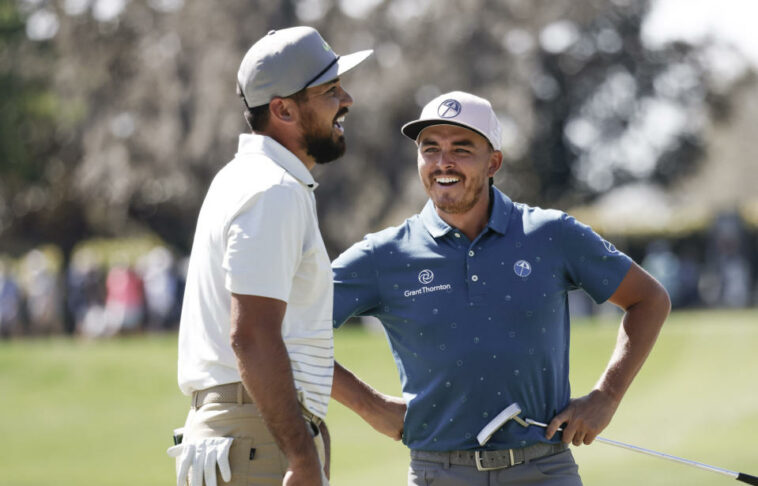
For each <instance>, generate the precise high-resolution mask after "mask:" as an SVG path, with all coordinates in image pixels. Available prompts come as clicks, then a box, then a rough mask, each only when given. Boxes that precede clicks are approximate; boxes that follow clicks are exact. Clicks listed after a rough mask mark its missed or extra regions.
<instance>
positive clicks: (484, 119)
mask: <svg viewBox="0 0 758 486" xmlns="http://www.w3.org/2000/svg"><path fill="white" fill-rule="evenodd" d="M443 124H446V125H458V126H461V127H464V128H468V129H469V130H473V131H475V132H477V133H478V134H480V135H481V136H483V137H484V138H486V139H487V141H489V143H490V144H491V145H492V148H494V149H495V150H500V148H501V147H502V141H501V128H500V122H499V121H498V119H497V116H495V112H494V111H493V110H492V105H491V104H490V102H489V101H487V100H485V99H484V98H480V97H478V96H475V95H472V94H470V93H465V92H463V91H452V92H450V93H445V94H442V95H439V96H438V97H436V98H434V99H433V100H432V101H430V102H429V103H427V104H426V106H424V109H423V110H421V116H420V117H419V119H418V120H414V121H412V122H408V123H406V124H405V125H403V128H401V129H400V130H401V131H402V132H403V135H405V136H406V137H408V138H410V139H411V140H414V141H415V140H416V139H418V136H419V134H420V133H421V132H422V130H424V129H425V128H426V127H429V126H431V125H443Z"/></svg>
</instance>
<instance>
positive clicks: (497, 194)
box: [420, 187, 513, 238]
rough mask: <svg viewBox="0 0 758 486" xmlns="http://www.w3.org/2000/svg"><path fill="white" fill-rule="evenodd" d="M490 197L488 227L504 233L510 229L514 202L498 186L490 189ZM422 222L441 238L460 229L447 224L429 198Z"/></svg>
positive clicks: (435, 236)
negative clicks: (490, 211) (490, 205)
mask: <svg viewBox="0 0 758 486" xmlns="http://www.w3.org/2000/svg"><path fill="white" fill-rule="evenodd" d="M490 197H491V198H492V201H493V203H492V213H491V214H490V219H489V221H487V228H489V229H491V230H492V231H494V232H496V233H500V234H501V235H504V234H505V232H506V231H507V230H508V222H509V221H510V215H511V211H512V210H513V202H512V201H511V199H510V198H509V197H508V196H506V195H505V194H503V193H502V192H501V191H500V190H499V189H498V188H496V187H492V188H491V189H490ZM420 218H421V222H422V223H423V224H424V226H425V227H426V230H427V231H428V232H429V234H430V235H432V238H440V237H442V236H445V235H447V234H448V233H450V232H451V231H458V230H457V229H456V228H454V227H453V226H450V225H449V224H447V223H446V222H445V221H444V220H443V219H442V218H441V217H440V215H439V214H437V211H436V209H435V207H434V202H433V201H432V200H431V199H429V200H428V201H427V202H426V205H425V206H424V209H422V210H421V214H420Z"/></svg>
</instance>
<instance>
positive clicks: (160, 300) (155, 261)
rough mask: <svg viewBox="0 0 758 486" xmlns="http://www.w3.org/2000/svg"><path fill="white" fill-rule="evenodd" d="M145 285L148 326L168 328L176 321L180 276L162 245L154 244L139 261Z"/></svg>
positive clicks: (169, 253)
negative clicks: (154, 246)
mask: <svg viewBox="0 0 758 486" xmlns="http://www.w3.org/2000/svg"><path fill="white" fill-rule="evenodd" d="M138 268H139V269H140V273H141V275H142V280H143V282H144V288H145V306H146V310H147V327H148V328H149V329H153V330H159V329H168V328H170V327H172V326H173V325H174V324H175V323H176V322H178V317H179V312H178V306H177V300H178V297H179V295H178V290H179V278H178V276H177V274H176V271H175V269H174V256H173V255H172V254H171V252H170V251H169V250H168V249H167V248H165V247H162V246H158V247H156V248H153V249H152V250H151V251H150V253H148V254H147V255H145V257H144V258H142V259H141V260H140V262H139V265H138Z"/></svg>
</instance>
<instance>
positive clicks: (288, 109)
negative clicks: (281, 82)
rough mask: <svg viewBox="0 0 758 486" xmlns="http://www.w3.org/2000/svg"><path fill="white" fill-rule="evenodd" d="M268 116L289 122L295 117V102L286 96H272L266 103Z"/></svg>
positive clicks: (296, 113)
mask: <svg viewBox="0 0 758 486" xmlns="http://www.w3.org/2000/svg"><path fill="white" fill-rule="evenodd" d="M268 109H269V112H270V117H271V118H273V119H276V120H277V121H280V122H284V123H291V122H293V121H295V119H296V118H297V115H298V112H297V104H296V103H295V102H294V101H293V100H291V99H288V98H274V99H272V100H271V102H270V103H269V104H268Z"/></svg>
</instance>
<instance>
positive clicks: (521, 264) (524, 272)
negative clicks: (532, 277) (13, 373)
mask: <svg viewBox="0 0 758 486" xmlns="http://www.w3.org/2000/svg"><path fill="white" fill-rule="evenodd" d="M513 272H514V273H515V274H516V275H518V276H519V277H528V276H529V274H530V273H532V266H531V265H530V264H529V262H528V261H526V260H519V261H517V262H516V263H514V264H513Z"/></svg>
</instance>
